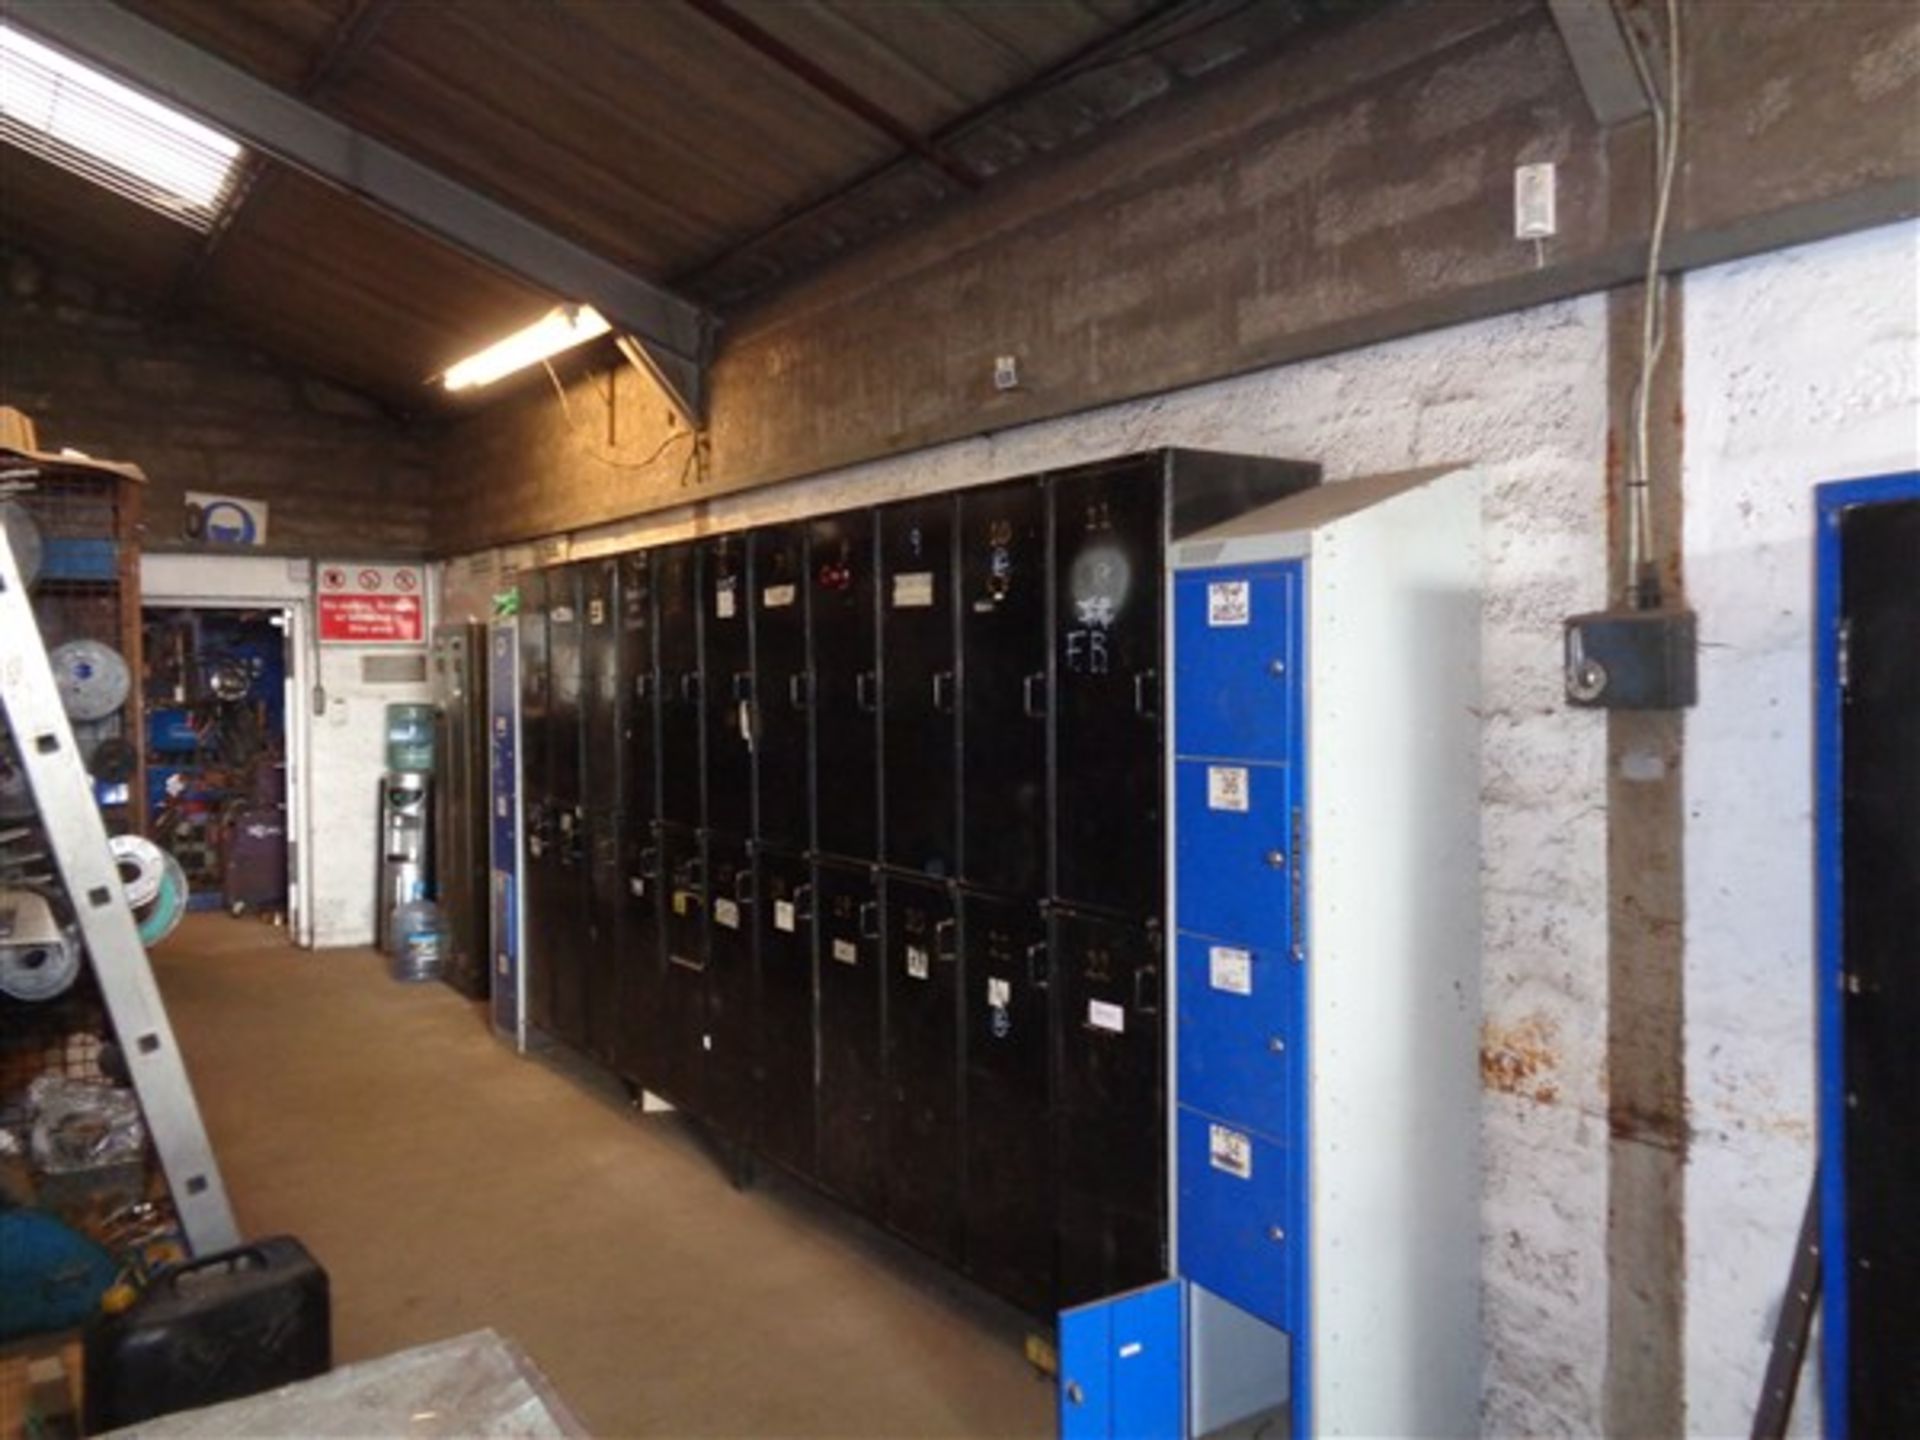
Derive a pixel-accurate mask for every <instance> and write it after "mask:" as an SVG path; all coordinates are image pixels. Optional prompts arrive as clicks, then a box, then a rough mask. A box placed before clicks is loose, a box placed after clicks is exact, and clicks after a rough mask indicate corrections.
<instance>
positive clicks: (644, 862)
mask: <svg viewBox="0 0 1920 1440" xmlns="http://www.w3.org/2000/svg"><path fill="white" fill-rule="evenodd" d="M640 878H641V879H642V880H658V879H659V878H660V847H659V846H658V845H644V846H642V847H641V849H640Z"/></svg>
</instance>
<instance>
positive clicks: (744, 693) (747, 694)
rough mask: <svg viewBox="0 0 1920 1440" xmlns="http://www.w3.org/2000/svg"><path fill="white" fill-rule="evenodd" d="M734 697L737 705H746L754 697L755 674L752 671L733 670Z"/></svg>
mask: <svg viewBox="0 0 1920 1440" xmlns="http://www.w3.org/2000/svg"><path fill="white" fill-rule="evenodd" d="M733 699H734V703H735V704H737V705H744V704H746V703H747V702H748V701H749V700H751V699H753V675H752V673H751V672H750V671H746V670H736V671H734V672H733Z"/></svg>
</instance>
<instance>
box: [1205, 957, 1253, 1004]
mask: <svg viewBox="0 0 1920 1440" xmlns="http://www.w3.org/2000/svg"><path fill="white" fill-rule="evenodd" d="M1207 978H1208V981H1209V983H1210V984H1211V985H1212V986H1213V988H1214V989H1216V990H1225V991H1226V992H1227V993H1228V994H1229V995H1251V994H1253V952H1252V951H1251V950H1240V949H1236V948H1235V947H1234V946H1232V945H1215V946H1212V947H1210V948H1209V949H1208V951H1207Z"/></svg>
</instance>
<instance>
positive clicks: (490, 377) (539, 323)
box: [442, 305, 613, 390]
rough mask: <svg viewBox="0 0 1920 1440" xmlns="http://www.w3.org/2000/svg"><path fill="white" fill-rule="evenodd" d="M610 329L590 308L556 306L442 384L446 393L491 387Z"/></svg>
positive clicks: (466, 363)
mask: <svg viewBox="0 0 1920 1440" xmlns="http://www.w3.org/2000/svg"><path fill="white" fill-rule="evenodd" d="M612 328H613V327H612V326H611V325H609V324H607V322H606V319H605V318H604V317H603V316H602V315H601V314H600V312H599V311H598V310H596V309H594V308H593V307H592V306H591V305H556V306H555V307H554V308H553V309H551V310H549V311H548V312H547V313H546V314H545V315H542V316H541V317H540V318H539V319H538V320H536V321H534V322H533V324H531V325H529V326H527V328H526V329H524V330H516V331H514V332H513V334H511V335H509V336H507V338H506V339H504V340H497V341H495V342H494V343H493V344H491V345H489V346H488V347H487V348H486V349H484V350H482V351H480V352H479V353H478V354H475V355H469V356H468V357H467V358H466V359H464V360H462V361H461V362H460V363H459V364H458V365H455V366H452V367H451V368H449V369H448V371H447V373H446V375H445V376H444V377H443V378H442V383H443V384H445V385H446V387H447V389H449V390H472V389H474V388H475V387H477V386H480V385H491V384H492V383H493V382H494V381H496V380H498V379H499V378H500V377H501V376H503V375H511V374H513V372H514V371H516V370H524V369H526V368H527V366H529V365H538V364H539V363H540V362H541V361H542V360H546V359H549V358H551V357H552V356H555V355H558V354H559V353H560V352H561V351H563V350H571V349H573V347H574V346H576V345H584V344H586V343H587V341H589V340H594V339H598V338H599V337H600V336H602V335H604V334H606V333H607V332H608V331H609V330H611V329H612Z"/></svg>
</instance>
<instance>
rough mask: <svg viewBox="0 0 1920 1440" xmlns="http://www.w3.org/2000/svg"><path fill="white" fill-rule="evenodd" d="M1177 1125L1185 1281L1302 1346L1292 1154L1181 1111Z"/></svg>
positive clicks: (1300, 1237)
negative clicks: (1299, 1342)
mask: <svg viewBox="0 0 1920 1440" xmlns="http://www.w3.org/2000/svg"><path fill="white" fill-rule="evenodd" d="M1179 1124H1180V1138H1179V1154H1180V1273H1181V1275H1182V1276H1183V1277H1185V1278H1186V1279H1188V1280H1191V1281H1193V1282H1194V1284H1196V1285H1204V1286H1206V1288H1207V1289H1209V1290H1211V1291H1213V1293H1214V1294H1216V1295H1218V1296H1220V1297H1221V1298H1222V1299H1224V1300H1230V1301H1232V1302H1233V1303H1234V1304H1235V1305H1238V1306H1239V1307H1240V1308H1241V1309H1242V1310H1245V1311H1246V1312H1247V1313H1248V1314H1250V1315H1257V1316H1259V1318H1260V1319H1262V1320H1265V1321H1266V1322H1267V1323H1268V1324H1269V1325H1272V1326H1275V1327H1276V1328H1278V1329H1280V1330H1284V1331H1286V1332H1287V1333H1288V1334H1290V1335H1293V1336H1295V1337H1296V1339H1298V1337H1299V1334H1300V1330H1301V1325H1300V1320H1301V1316H1302V1315H1303V1314H1304V1312H1305V1306H1304V1303H1303V1301H1304V1297H1303V1296H1302V1294H1301V1293H1300V1276H1301V1274H1302V1271H1301V1267H1300V1265H1299V1263H1298V1258H1297V1257H1298V1255H1299V1252H1300V1247H1301V1245H1302V1244H1303V1243H1304V1242H1305V1240H1306V1233H1305V1228H1304V1215H1303V1213H1302V1203H1301V1196H1300V1186H1299V1175H1298V1170H1299V1165H1298V1162H1297V1158H1296V1156H1295V1154H1294V1152H1293V1151H1292V1150H1290V1149H1289V1148H1288V1147H1287V1146H1286V1145H1284V1144H1282V1143H1280V1142H1278V1141H1276V1140H1274V1139H1272V1138H1271V1137H1269V1136H1265V1135H1262V1134H1260V1133H1259V1132H1257V1131H1254V1130H1250V1129H1248V1128H1246V1127H1245V1126H1244V1125H1242V1124H1240V1123H1239V1122H1238V1121H1233V1120H1222V1119H1219V1118H1217V1117H1215V1116H1212V1115H1205V1114H1202V1113H1201V1112H1199V1111H1197V1110H1189V1109H1187V1108H1185V1107H1184V1106H1182V1107H1181V1110H1180V1121H1179Z"/></svg>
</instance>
